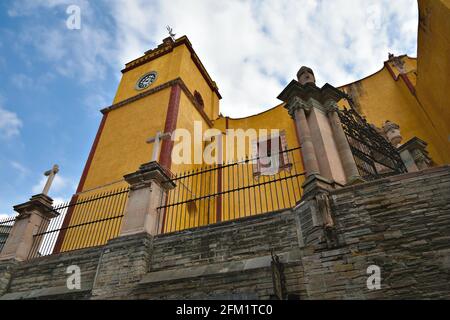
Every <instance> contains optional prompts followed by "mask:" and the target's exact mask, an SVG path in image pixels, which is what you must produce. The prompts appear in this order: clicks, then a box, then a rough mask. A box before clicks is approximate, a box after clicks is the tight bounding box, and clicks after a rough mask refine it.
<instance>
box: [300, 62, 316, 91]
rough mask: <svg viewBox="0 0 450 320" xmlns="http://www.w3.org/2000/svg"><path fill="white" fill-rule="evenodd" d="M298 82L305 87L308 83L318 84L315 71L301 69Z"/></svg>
mask: <svg viewBox="0 0 450 320" xmlns="http://www.w3.org/2000/svg"><path fill="white" fill-rule="evenodd" d="M297 80H298V82H300V84H301V85H302V86H303V85H305V84H307V83H312V84H316V77H315V76H314V71H313V70H312V69H311V68H308V67H305V66H303V67H301V68H300V70H299V71H298V72H297Z"/></svg>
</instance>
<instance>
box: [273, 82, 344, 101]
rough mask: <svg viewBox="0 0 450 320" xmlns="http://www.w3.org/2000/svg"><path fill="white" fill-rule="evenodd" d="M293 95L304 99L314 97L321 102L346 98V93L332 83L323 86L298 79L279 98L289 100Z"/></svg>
mask: <svg viewBox="0 0 450 320" xmlns="http://www.w3.org/2000/svg"><path fill="white" fill-rule="evenodd" d="M293 97H299V98H301V99H302V100H304V101H308V100H309V99H311V98H313V99H314V100H316V101H318V102H320V103H321V104H325V103H327V102H328V101H329V100H331V101H334V102H338V101H339V100H340V99H342V98H345V94H344V93H343V92H341V91H340V90H339V89H337V88H335V87H333V86H332V85H330V84H328V83H327V84H325V85H324V86H323V87H322V88H319V87H317V86H316V85H315V84H312V83H307V84H305V85H301V84H300V83H299V82H298V81H295V80H293V81H292V82H291V83H290V84H289V85H288V86H287V87H286V88H285V89H284V90H283V92H281V93H280V95H279V96H278V99H280V100H282V101H284V102H288V101H290V100H291V99H292V98H293Z"/></svg>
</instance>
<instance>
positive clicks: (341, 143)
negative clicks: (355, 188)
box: [327, 102, 364, 184]
mask: <svg viewBox="0 0 450 320" xmlns="http://www.w3.org/2000/svg"><path fill="white" fill-rule="evenodd" d="M327 109H328V118H329V119H330V125H331V129H332V130H333V136H334V140H335V142H336V145H337V149H338V152H339V157H340V159H341V162H342V166H343V168H344V172H345V178H346V180H347V184H354V183H358V182H363V181H364V180H363V179H362V178H361V175H360V174H359V170H358V167H357V166H356V162H355V158H354V157H353V153H352V150H351V148H350V144H349V143H348V140H347V137H346V135H345V132H344V129H343V128H342V123H341V119H340V118H339V115H338V106H337V105H336V103H335V102H331V103H330V104H328V107H327Z"/></svg>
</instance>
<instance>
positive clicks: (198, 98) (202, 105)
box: [194, 90, 205, 109]
mask: <svg viewBox="0 0 450 320" xmlns="http://www.w3.org/2000/svg"><path fill="white" fill-rule="evenodd" d="M194 100H195V102H196V103H197V105H198V106H199V107H200V108H201V109H204V108H205V103H204V102H203V98H202V95H201V94H200V92H198V91H197V90H196V91H195V92H194Z"/></svg>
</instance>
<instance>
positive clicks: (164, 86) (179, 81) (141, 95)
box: [100, 78, 213, 127]
mask: <svg viewBox="0 0 450 320" xmlns="http://www.w3.org/2000/svg"><path fill="white" fill-rule="evenodd" d="M177 84H178V85H179V86H180V87H181V89H182V90H183V92H184V94H185V95H186V96H187V97H188V99H189V101H191V103H192V104H193V105H194V106H195V109H197V111H198V112H199V113H200V115H201V116H202V118H203V119H204V120H205V121H206V123H208V125H209V126H210V127H212V126H213V123H212V121H211V119H210V118H209V117H208V115H207V114H206V113H205V111H204V110H203V108H202V107H201V106H200V105H199V104H198V102H197V101H196V100H195V99H194V95H193V94H192V92H191V91H190V90H189V89H188V87H187V86H186V84H185V83H184V81H183V80H182V79H181V78H176V79H174V80H171V81H168V82H166V83H163V84H161V85H159V86H157V87H154V88H152V89H150V90H147V91H145V92H142V93H139V94H137V95H135V96H133V97H131V98H128V99H126V100H123V101H121V102H118V103H116V104H113V105H111V106H109V107H106V108H104V109H102V110H101V111H100V112H101V113H103V114H106V113H108V112H110V111H112V110H115V109H118V108H121V107H123V106H126V105H128V104H130V103H132V102H135V101H137V100H140V99H142V98H145V97H147V96H150V95H152V94H154V93H157V92H159V91H162V90H164V89H167V88H170V87H172V86H174V85H177Z"/></svg>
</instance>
